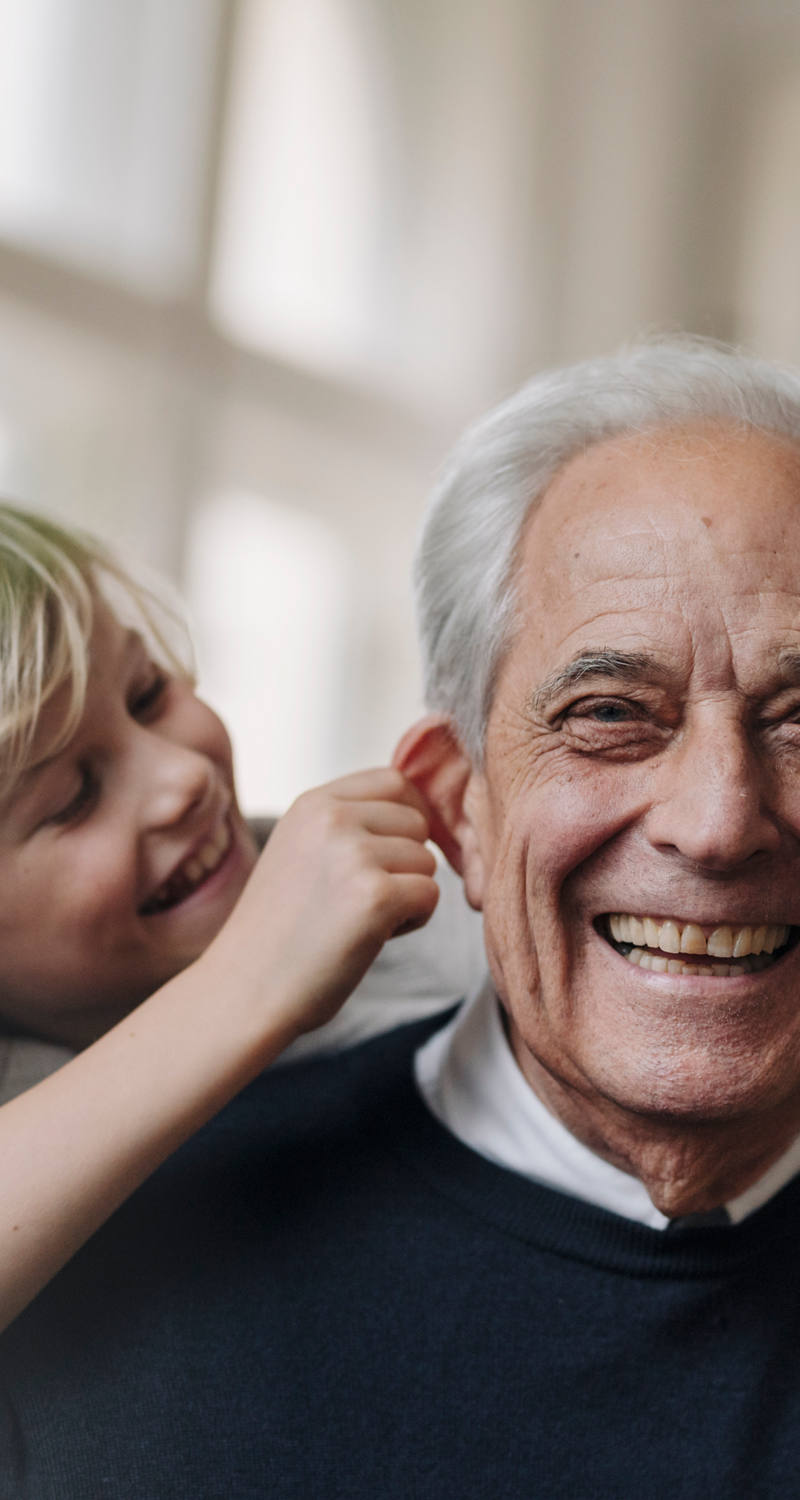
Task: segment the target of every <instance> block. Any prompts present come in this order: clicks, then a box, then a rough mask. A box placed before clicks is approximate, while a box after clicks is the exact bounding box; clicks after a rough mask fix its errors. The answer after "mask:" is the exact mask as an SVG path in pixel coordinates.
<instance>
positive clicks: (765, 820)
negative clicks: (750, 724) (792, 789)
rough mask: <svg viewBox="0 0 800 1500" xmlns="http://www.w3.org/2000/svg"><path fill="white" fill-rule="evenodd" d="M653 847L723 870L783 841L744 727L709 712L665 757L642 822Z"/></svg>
mask: <svg viewBox="0 0 800 1500" xmlns="http://www.w3.org/2000/svg"><path fill="white" fill-rule="evenodd" d="M646 829H647V834H648V837H649V839H650V842H651V843H652V844H654V845H656V846H657V847H659V848H660V849H662V850H666V849H670V850H673V851H676V852H678V853H679V854H681V855H683V857H684V858H685V859H687V860H688V861H690V862H691V863H692V864H693V865H697V866H700V867H702V868H705V869H708V870H718V871H724V870H726V869H734V868H736V867H738V866H741V865H742V864H743V863H745V861H747V860H749V859H752V858H753V856H754V855H758V854H766V853H771V852H774V851H775V850H777V848H778V847H779V844H780V837H781V835H780V829H779V827H778V824H777V821H776V819H775V816H774V814H773V811H772V809H771V807H770V805H769V801H768V787H767V775H766V770H765V767H764V766H763V764H762V762H761V760H760V758H759V757H758V755H757V753H756V750H755V748H754V747H753V745H752V744H751V743H750V740H749V737H748V735H747V732H746V728H745V726H744V725H742V724H739V723H738V722H736V721H732V720H731V719H730V717H724V716H723V715H722V714H711V715H709V716H708V717H707V719H706V721H705V722H704V723H702V724H695V725H694V726H692V727H690V728H688V729H687V731H686V734H685V737H684V740H683V743H682V744H681V746H680V747H676V749H675V751H674V752H673V754H671V755H669V756H668V757H666V759H665V763H664V766H663V769H662V772H661V775H660V777H659V779H658V784H657V795H656V798H655V799H654V802H653V806H652V807H651V809H650V812H649V814H648V816H647V820H646Z"/></svg>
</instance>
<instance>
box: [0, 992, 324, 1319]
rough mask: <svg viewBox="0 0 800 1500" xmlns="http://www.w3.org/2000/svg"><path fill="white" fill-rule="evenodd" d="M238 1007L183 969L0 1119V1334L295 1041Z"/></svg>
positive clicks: (279, 1026) (277, 1024)
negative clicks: (102, 1227) (232, 1010)
mask: <svg viewBox="0 0 800 1500" xmlns="http://www.w3.org/2000/svg"><path fill="white" fill-rule="evenodd" d="M234 1004H235V1005H238V1007H239V1014H238V1015H236V1016H233V1015H231V1014H230V1012H228V1011H227V1008H226V1007H225V1006H224V1005H220V995H219V986H218V983H217V982H216V979H215V975H214V970H213V966H208V967H207V968H206V969H201V968H200V966H196V967H194V968H192V969H189V970H187V971H186V972H185V973H184V974H182V975H180V976H179V977H178V978H177V979H174V980H172V981H171V982H170V984H168V985H166V986H165V987H164V988H163V989H162V990H160V991H159V992H158V994H157V995H155V996H153V997H152V998H151V999H150V1000H148V1001H146V1002H145V1003H144V1004H143V1005H141V1006H140V1007H139V1008H138V1009H137V1010H136V1011H134V1012H133V1013H132V1014H131V1015H130V1016H129V1017H128V1018H127V1019H126V1020H125V1021H123V1022H122V1023H120V1025H118V1026H115V1027H114V1028H113V1030H112V1031H110V1032H108V1033H107V1035H106V1036H104V1037H103V1038H101V1040H100V1041H99V1042H96V1043H95V1044H94V1045H93V1046H92V1047H89V1048H87V1050H86V1051H85V1052H83V1053H81V1054H80V1055H79V1056H78V1057H76V1058H75V1059H74V1060H73V1061H72V1062H69V1063H67V1064H66V1065H65V1066H64V1067H63V1068H61V1069H59V1071H58V1072H57V1073H54V1074H53V1075H52V1076H51V1077H50V1078H47V1079H45V1080H44V1081H43V1082H42V1083H40V1084H37V1085H36V1087H35V1088H33V1089H30V1090H29V1091H28V1092H27V1093H25V1094H22V1095H20V1097H19V1098H17V1099H15V1100H12V1101H11V1103H9V1104H6V1105H5V1106H3V1108H2V1109H0V1161H2V1163H3V1169H2V1190H1V1191H0V1328H3V1327H6V1326H7V1325H8V1323H9V1322H10V1321H11V1320H12V1318H14V1317H15V1316H16V1315H17V1313H18V1312H20V1311H21V1310H22V1308H23V1307H25V1306H26V1305H27V1303H28V1302H29V1301H30V1300H31V1299H32V1298H33V1297H34V1296H36V1294H37V1293H38V1292H39V1291H40V1290H41V1288H42V1287H43V1286H45V1285H46V1283H47V1282H48V1281H49V1280H50V1279H51V1278H52V1277H53V1276H54V1275H55V1274H56V1272H57V1271H58V1270H60V1268H61V1267H62V1266H63V1265H64V1264H65V1262H66V1261H67V1260H69V1259H70V1257H71V1256H72V1255H74V1253H75V1251H76V1250H78V1249H79V1248H80V1246H81V1245H83V1244H84V1243H85V1241H86V1240H87V1239H88V1238H89V1237H90V1235H92V1234H93V1233H94V1232H95V1230H96V1229H98V1228H99V1226H100V1225H101V1224H102V1223H103V1222H104V1221H105V1220H106V1219H107V1218H108V1216H109V1215H110V1214H111V1213H113V1211H114V1210H115V1209H116V1208H117V1207H118V1206H119V1205H120V1203H122V1202H123V1201H124V1200H125V1199H126V1198H127V1197H128V1195H129V1194H130V1193H131V1192H133V1191H134V1189H135V1188H136V1187H138V1186H139V1184H140V1183H141V1182H143V1181H144V1180H145V1178H146V1177H148V1176H149V1175H150V1173H151V1172H153V1171H154V1170H155V1168H156V1167H157V1166H159V1165H160V1163H161V1162H162V1161H164V1160H165V1158H166V1157H167V1156H169V1155H170V1153H171V1152H172V1151H174V1150H175V1149H176V1148H177V1147H178V1146H179V1145H181V1144H182V1142H183V1141H185V1140H187V1139H188V1137H189V1136H190V1135H192V1134H193V1132H194V1131H195V1130H197V1129H199V1128H200V1126H201V1125H203V1124H204V1123H205V1121H206V1120H208V1119H210V1118H211V1116H212V1115H213V1114H215V1113H216V1111H217V1110H218V1109H220V1108H221V1107H222V1106H223V1105H224V1104H225V1103H227V1101H228V1100H229V1099H230V1098H231V1097H232V1096H233V1095H234V1094H235V1093H236V1092H237V1091H238V1090H239V1089H241V1088H243V1087H244V1086H245V1084H247V1083H248V1082H249V1081H250V1080H251V1079H252V1078H253V1077H255V1076H256V1074H257V1073H258V1072H259V1071H260V1070H261V1069H262V1068H263V1067H265V1066H266V1065H267V1064H268V1063H269V1062H271V1061H272V1059H273V1058H274V1057H275V1056H277V1054H278V1053H279V1052H280V1051H281V1050H282V1049H283V1047H284V1046H285V1045H287V1043H288V1042H290V1041H291V1040H292V1039H293V1036H294V1034H295V1033H294V1031H293V1030H291V1029H290V1028H289V1027H287V1024H286V1022H285V1021H281V1020H279V1019H278V1008H277V1007H276V1010H275V1021H274V1024H273V1025H272V1026H270V1025H269V1024H267V1025H266V1026H265V1024H264V1021H263V1018H261V1017H259V1018H258V1022H259V1024H258V1025H256V1024H253V1025H252V1026H251V1025H249V1024H248V1018H247V1016H246V1014H245V1011H246V1006H245V1005H242V1004H241V1001H240V999H239V998H237V999H236V1000H235V1001H234ZM222 1017H224V1020H225V1024H224V1026H223V1025H222V1024H221V1018H222ZM243 1021H244V1024H243ZM254 1022H255V1017H254Z"/></svg>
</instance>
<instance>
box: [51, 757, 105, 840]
mask: <svg viewBox="0 0 800 1500" xmlns="http://www.w3.org/2000/svg"><path fill="white" fill-rule="evenodd" d="M78 769H79V774H80V784H79V786H78V789H77V791H76V792H74V793H73V794H72V795H71V796H70V797H69V798H68V800H67V801H66V802H64V803H63V804H62V805H61V806H60V807H59V808H58V809H57V810H56V812H53V813H49V814H48V816H47V818H46V819H45V822H47V823H55V824H56V825H57V826H63V825H64V824H68V823H74V822H76V821H77V820H78V819H79V818H80V817H82V816H83V815H84V814H85V813H86V812H88V810H89V808H90V807H92V806H94V803H95V802H96V800H97V797H98V795H99V792H100V782H99V779H98V777H97V775H96V774H95V772H94V771H93V770H92V767H91V766H88V765H87V766H80V767H79V768H78Z"/></svg>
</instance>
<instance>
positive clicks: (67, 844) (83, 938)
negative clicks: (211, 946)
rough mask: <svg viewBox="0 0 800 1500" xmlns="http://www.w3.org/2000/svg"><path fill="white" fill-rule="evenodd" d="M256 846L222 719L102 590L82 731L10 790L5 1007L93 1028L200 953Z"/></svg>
mask: <svg viewBox="0 0 800 1500" xmlns="http://www.w3.org/2000/svg"><path fill="white" fill-rule="evenodd" d="M65 706H66V691H65V690H61V691H59V692H58V693H56V694H55V695H54V697H53V698H52V699H51V700H50V702H48V703H47V704H46V706H45V709H44V711H43V713H42V720H41V724H40V728H39V743H40V744H41V745H43V746H44V745H46V744H47V743H49V742H50V741H51V740H52V735H53V731H54V729H55V728H57V726H58V724H59V722H60V716H61V715H63V713H64V710H65ZM35 759H36V756H35V755H34V762H35ZM255 860H256V849H255V845H254V843H253V840H252V837H251V835H250V833H249V831H248V829H247V826H246V824H245V822H244V820H243V818H242V815H241V813H240V812H239V809H238V806H237V803H236V795H235V790H234V780H233V765H232V754H231V745H230V741H229V739H228V735H227V733H226V731H225V728H224V726H223V724H222V723H221V721H220V720H219V719H218V718H217V716H216V714H214V713H212V711H211V709H209V708H208V707H206V705H205V704H204V703H202V702H201V701H200V699H199V698H197V697H196V696H195V693H194V691H193V689H192V688H191V686H190V685H189V684H188V683H187V682H184V681H182V680H180V679H179V678H176V677H171V676H169V675H168V674H167V673H166V672H165V671H164V670H163V669H162V668H161V667H159V666H156V665H154V663H153V662H152V660H151V659H150V657H149V655H148V652H147V648H146V646H145V645H144V644H143V642H142V640H141V639H140V637H139V636H138V635H136V634H135V633H134V632H131V631H128V630H126V629H125V628H124V627H123V626H122V625H121V624H120V623H119V622H118V621H117V620H116V619H115V618H114V617H113V615H111V613H110V612H109V611H108V609H106V608H105V607H104V606H98V609H97V620H96V625H95V630H94V633H93V636H92V643H91V670H90V678H89V686H88V691H87V695H86V704H85V708H84V712H83V716H82V719H81V722H80V724H79V726H78V729H77V731H76V733H75V734H74V736H73V738H72V739H71V741H70V743H69V744H68V745H67V746H66V748H65V749H63V750H61V751H59V753H58V754H57V755H55V756H54V757H52V758H51V759H48V760H45V761H42V762H41V763H40V764H39V765H38V766H37V765H35V764H34V767H33V769H32V770H30V771H28V772H26V773H25V774H24V776H23V778H22V781H21V783H18V784H17V785H15V787H14V790H13V793H12V794H11V795H8V796H6V797H3V798H0V1020H3V1019H4V1020H5V1021H6V1022H11V1023H12V1024H13V1025H15V1026H18V1027H20V1028H21V1029H23V1030H25V1031H30V1032H35V1033H36V1034H38V1035H40V1036H45V1037H49V1038H53V1039H55V1040H58V1041H64V1042H67V1043H71V1044H72V1045H77V1046H80V1045H82V1044H84V1043H86V1042H89V1041H91V1040H93V1039H94V1038H95V1037H96V1036H98V1035H99V1034H100V1033H101V1032H102V1031H105V1030H106V1029H107V1028H108V1027H109V1026H111V1025H113V1024H114V1022H115V1021H117V1020H120V1019H121V1018H122V1016H123V1015H125V1014H126V1013H127V1012H128V1011H129V1010H130V1009H131V1007H132V1006H134V1005H136V1004H138V1002H139V1001H140V1000H143V999H144V998H145V997H146V996H147V995H148V994H150V993H151V992H152V991H153V990H155V989H157V988H158V986H159V985H161V984H163V983H164V982H165V981H166V980H167V979H170V978H171V977H172V976H173V975H174V974H176V973H178V972H179V970H181V969H183V968H185V967H186V965H187V964H189V963H191V962H192V960H193V959H195V958H197V957H199V955H200V954H201V953H202V952H203V950H204V949H205V948H206V947H207V945H208V943H209V942H210V941H211V939H212V938H213V937H214V936H215V935H216V933H217V932H218V931H219V929H220V927H221V926H222V924H223V922H224V921H225V919H226V917H227V916H228V915H229V913H230V912H231V910H232V908H233V906H234V904H235V902H236V900H237V899H238V897H239V895H240V893H241V891H242V889H243V887H244V885H245V883H246V881H247V878H248V876H249V874H250V871H251V870H252V868H253V865H254V863H255Z"/></svg>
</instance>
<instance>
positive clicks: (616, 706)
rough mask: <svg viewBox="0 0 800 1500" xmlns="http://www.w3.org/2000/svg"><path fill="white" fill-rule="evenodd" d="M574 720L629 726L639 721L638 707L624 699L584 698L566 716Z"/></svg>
mask: <svg viewBox="0 0 800 1500" xmlns="http://www.w3.org/2000/svg"><path fill="white" fill-rule="evenodd" d="M565 717H567V718H572V719H589V720H593V721H594V722H595V723H597V724H628V723H630V722H631V720H632V719H638V718H639V717H640V713H639V711H638V706H637V705H636V704H634V703H628V702H627V701H626V700H625V699H623V698H584V699H582V700H581V702H580V703H574V704H573V705H572V707H571V708H570V709H568V710H567V713H566V715H565Z"/></svg>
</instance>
